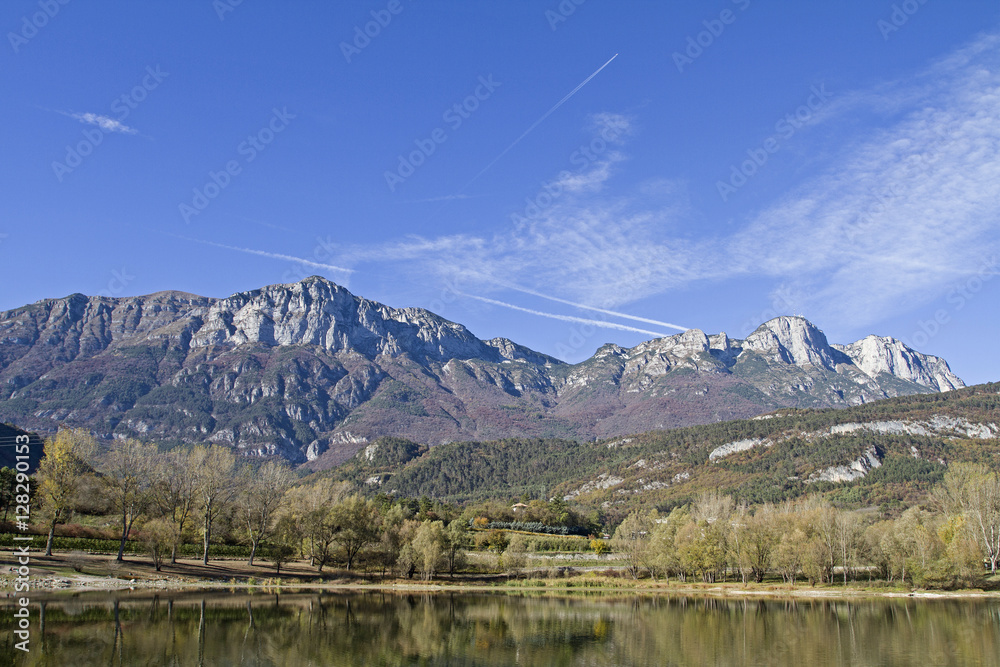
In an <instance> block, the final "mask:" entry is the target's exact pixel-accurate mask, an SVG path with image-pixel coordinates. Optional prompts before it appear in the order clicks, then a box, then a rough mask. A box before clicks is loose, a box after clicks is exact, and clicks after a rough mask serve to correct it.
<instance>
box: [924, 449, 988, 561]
mask: <svg viewBox="0 0 1000 667" xmlns="http://www.w3.org/2000/svg"><path fill="white" fill-rule="evenodd" d="M942 487H943V490H942V494H941V496H939V497H940V498H941V499H942V500H943V503H942V504H945V505H946V509H950V510H951V511H952V512H954V513H956V514H958V513H960V514H962V516H963V517H964V518H965V525H966V526H967V527H968V530H969V531H970V532H971V534H972V535H973V536H974V537H975V540H976V542H978V543H979V547H980V548H981V549H982V550H983V553H984V554H985V556H986V560H987V561H989V564H990V572H992V573H993V574H996V571H997V562H998V561H1000V475H998V474H997V472H996V471H995V470H991V469H990V468H988V467H986V466H984V465H973V464H957V463H956V464H952V466H951V467H950V468H949V470H948V472H947V473H946V474H945V476H944V484H943V485H942ZM948 505H950V507H948Z"/></svg>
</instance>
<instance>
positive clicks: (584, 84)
mask: <svg viewBox="0 0 1000 667" xmlns="http://www.w3.org/2000/svg"><path fill="white" fill-rule="evenodd" d="M617 57H618V54H617V53H616V54H615V55H613V56H611V57H610V58H609V59H608V62H606V63H604V64H603V65H601V66H600V67H598V68H597V69H596V70H595V71H594V73H593V74H591V75H590V76H588V77H587V78H586V79H584V80H583V81H582V82H581V83H580V85H578V86H577V87H576V88H574V89H573V90H571V91H569V93H567V94H566V96H565V97H563V98H562V99H561V100H559V101H558V102H556V103H555V105H554V106H553V107H552V108H551V109H549V110H548V111H546V112H545V113H544V114H542V117H541V118H539V119H538V120H536V121H535V122H534V123H532V124H531V127H529V128H528V129H527V130H525V131H524V132H523V133H522V134H521V136H519V137H518V138H517V139H515V140H514V143H512V144H511V145H510V146H508V147H507V148H505V149H503V152H501V153H500V155H497V156H496V157H495V158H493V161H492V162H490V163H489V164H488V165H486V166H485V167H483V169H482V171H480V172H479V173H478V174H476V175H475V176H473V177H472V180H471V181H469V182H468V183H466V184H465V185H464V186H462V190H464V189H465V188H467V187H469V186H470V185H472V184H473V183H475V182H476V180H477V179H478V178H479V177H480V176H482V175H483V174H485V173H486V172H487V171H489V168H490V167H492V166H493V165H495V164H496V163H497V162H498V161H499V160H500V158H502V157H503V156H504V155H506V154H507V153H508V152H509V151H510V149H512V148H514V146H517V144H518V143H519V142H520V141H521V139H524V138H525V137H526V136H528V135H529V134H530V133H531V131H532V130H534V129H535V128H536V127H538V126H539V125H541V124H542V122H543V121H544V120H545V119H546V118H548V117H549V116H550V115H552V112H553V111H555V110H556V109H558V108H559V107H561V106H562V105H563V104H565V103H566V100H568V99H569V98H571V97H573V96H574V95H576V93H577V92H578V91H579V90H580V89H581V88H583V87H584V86H586V85H587V83H589V82H590V80H591V79H593V78H594V77H595V76H597V75H598V74H600V73H601V70H602V69H604V68H605V67H607V66H608V65H610V64H611V61H612V60H614V59H615V58H617ZM462 190H459V192H461V191H462Z"/></svg>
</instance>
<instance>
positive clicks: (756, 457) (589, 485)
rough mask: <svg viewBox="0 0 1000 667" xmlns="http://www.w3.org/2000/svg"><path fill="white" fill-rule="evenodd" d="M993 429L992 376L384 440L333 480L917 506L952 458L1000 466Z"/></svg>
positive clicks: (426, 489) (605, 499)
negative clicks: (514, 431)
mask: <svg viewBox="0 0 1000 667" xmlns="http://www.w3.org/2000/svg"><path fill="white" fill-rule="evenodd" d="M998 425H1000V384H986V385H979V386H975V387H969V388H966V389H961V390H956V391H951V392H947V393H942V394H925V395H916V396H907V397H902V398H894V399H888V400H883V401H878V402H875V403H871V404H866V405H861V406H857V407H854V408H848V409H845V410H835V409H826V410H787V409H786V410H780V411H778V412H775V413H772V414H770V415H764V416H762V417H758V418H755V419H746V420H738V421H730V422H724V423H719V424H711V425H706V426H695V427H690V428H683V429H676V430H671V431H650V432H647V433H642V434H637V435H633V436H629V437H623V438H613V439H605V440H599V441H594V442H587V443H582V444H581V443H577V442H573V441H569V440H559V439H528V438H509V439H504V440H497V441H490V442H462V443H451V444H446V445H439V446H437V447H434V448H431V449H429V450H427V449H426V448H423V447H420V446H418V445H416V444H415V443H407V441H403V440H399V439H395V440H384V441H376V442H374V443H372V444H370V445H369V446H368V447H367V448H366V449H364V450H362V451H361V452H359V453H358V454H357V455H356V456H355V457H354V458H353V459H351V460H350V461H349V462H347V463H345V464H344V465H343V466H341V467H340V468H338V469H336V470H335V471H332V474H333V475H334V476H335V477H337V478H340V479H347V480H351V481H354V482H356V483H358V484H360V485H362V486H363V487H364V488H366V489H368V490H370V491H371V492H372V493H375V492H384V493H390V494H398V495H400V496H408V497H417V496H421V495H427V496H430V497H433V498H438V499H442V500H446V501H452V502H454V501H465V500H482V499H488V498H508V499H516V498H520V497H522V496H525V497H529V498H542V499H545V500H548V499H549V498H551V497H558V498H563V499H565V500H566V501H572V502H574V503H580V504H583V505H585V506H592V507H599V508H602V509H603V510H604V511H605V512H607V513H608V514H609V515H611V516H622V515H624V514H625V513H627V511H628V510H629V509H631V508H635V507H658V508H660V509H661V510H663V509H669V508H671V507H674V506H677V505H680V504H683V503H685V502H687V501H689V500H690V499H692V498H694V497H696V496H697V495H698V494H699V493H701V492H702V491H705V490H710V489H711V490H719V491H722V492H724V493H727V494H731V495H733V497H734V498H735V499H736V500H737V501H746V502H749V503H761V502H773V501H779V500H784V499H789V498H795V497H798V496H801V495H803V494H809V493H814V492H819V493H822V494H825V495H827V496H829V498H830V499H831V500H834V501H837V502H844V503H850V504H858V505H879V506H886V507H887V508H891V507H893V506H898V507H902V506H903V505H904V504H906V505H909V504H912V503H914V502H918V501H919V500H920V499H921V498H922V497H923V496H924V494H925V493H926V491H927V490H928V489H929V488H930V486H931V485H932V484H934V483H936V482H937V481H939V480H940V479H941V477H942V476H943V475H944V472H945V470H946V468H947V464H949V463H951V462H953V461H967V462H975V463H984V464H988V465H990V466H993V467H1000V440H998V437H1000V427H998ZM382 450H384V451H382ZM403 450H405V453H404V454H401V453H400V452H402V451H403ZM380 452H382V453H381V454H380ZM869 454H870V456H869Z"/></svg>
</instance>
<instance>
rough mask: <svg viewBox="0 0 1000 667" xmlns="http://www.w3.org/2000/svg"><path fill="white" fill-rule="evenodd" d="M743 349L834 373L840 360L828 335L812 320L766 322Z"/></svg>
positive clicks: (748, 337) (744, 342)
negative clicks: (820, 367) (827, 338)
mask: <svg viewBox="0 0 1000 667" xmlns="http://www.w3.org/2000/svg"><path fill="white" fill-rule="evenodd" d="M743 349H744V351H746V350H752V351H754V352H757V353H759V354H762V355H763V356H765V357H767V358H770V359H772V360H780V361H783V362H785V363H786V364H794V365H796V366H822V367H824V368H828V369H831V370H833V369H835V368H836V366H837V363H838V361H840V359H838V357H841V355H838V354H837V352H836V351H835V350H834V349H833V348H832V347H830V344H829V343H828V342H827V340H826V334H824V333H823V332H822V331H820V329H818V328H817V327H816V326H815V325H814V324H813V323H812V322H810V321H809V320H807V319H805V318H804V317H797V316H793V317H789V316H781V317H775V318H774V319H772V320H768V321H767V322H764V323H763V324H761V325H760V326H759V327H757V329H756V330H755V331H754V332H753V333H752V334H750V335H749V336H747V338H746V340H744V341H743Z"/></svg>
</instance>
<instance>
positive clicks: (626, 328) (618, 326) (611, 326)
mask: <svg viewBox="0 0 1000 667" xmlns="http://www.w3.org/2000/svg"><path fill="white" fill-rule="evenodd" d="M455 293H456V294H458V295H459V296H467V297H469V298H470V299H476V300H478V301H484V302H486V303H492V304H493V305H495V306H503V307H504V308H511V309H513V310H520V311H521V312H523V313H530V314H531V315H540V316H541V317H550V318H552V319H553V320H562V321H564V322H579V323H580V324H590V325H593V326H595V327H603V328H605V329H619V330H621V331H634V332H636V333H643V334H649V335H651V336H656V337H657V338H664V337H666V335H667V334H664V333H660V332H658V331H648V330H646V329H639V328H637V327H630V326H628V325H627V324H618V323H616V322H604V321H602V320H588V319H586V318H584V317H573V316H572V315H556V314H555V313H545V312H542V311H540V310H532V309H531V308H522V307H521V306H515V305H514V304H512V303H505V302H503V301H497V300H496V299H487V298H486V297H485V296H476V295H475V294H466V293H464V292H455Z"/></svg>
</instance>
